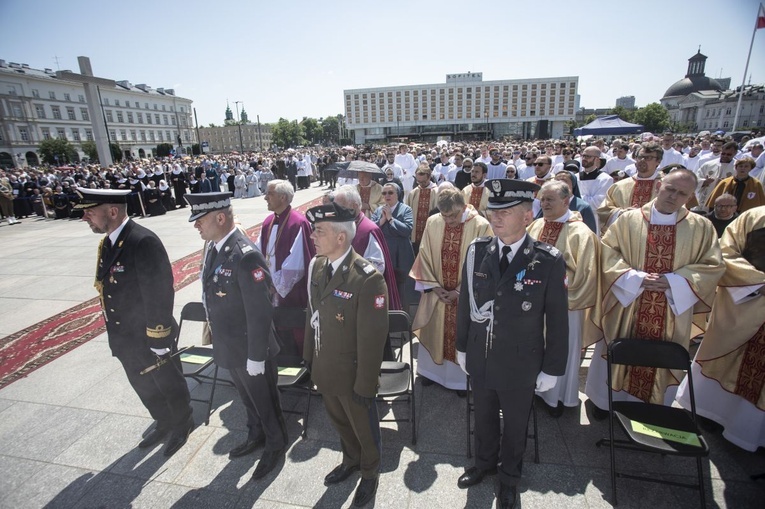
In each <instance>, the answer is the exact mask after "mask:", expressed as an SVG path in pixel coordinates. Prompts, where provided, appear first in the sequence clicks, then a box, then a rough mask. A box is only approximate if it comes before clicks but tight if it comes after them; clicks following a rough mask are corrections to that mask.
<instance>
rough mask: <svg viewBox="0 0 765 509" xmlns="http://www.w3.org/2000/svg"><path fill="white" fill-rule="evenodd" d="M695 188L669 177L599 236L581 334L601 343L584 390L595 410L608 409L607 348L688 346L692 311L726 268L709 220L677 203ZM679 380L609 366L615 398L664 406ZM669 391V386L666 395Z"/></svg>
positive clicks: (688, 179) (687, 180)
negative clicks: (619, 343)
mask: <svg viewBox="0 0 765 509" xmlns="http://www.w3.org/2000/svg"><path fill="white" fill-rule="evenodd" d="M695 188H696V175H695V174H694V173H693V172H691V171H689V170H686V169H680V170H675V171H673V172H671V173H670V174H669V175H667V176H665V177H664V179H663V180H662V181H661V183H660V184H659V191H658V193H657V196H656V199H654V200H652V201H651V202H649V203H648V204H646V205H644V206H643V207H642V208H640V209H635V210H628V211H626V212H624V213H623V214H622V215H621V216H620V217H619V218H618V219H617V220H616V222H615V223H614V224H613V225H611V227H609V229H608V231H607V232H606V234H605V235H604V236H603V241H602V244H603V245H602V247H601V261H600V266H601V272H600V275H601V281H600V286H601V295H600V299H599V300H598V302H596V306H595V309H594V311H593V313H592V322H593V324H594V325H596V326H597V327H596V328H589V329H588V334H593V333H595V334H597V335H596V337H590V338H589V341H587V344H589V343H590V342H592V340H593V339H597V336H599V337H600V338H602V340H600V341H597V343H596V345H595V352H594V354H593V358H592V363H591V364H590V368H589V371H588V373H587V383H586V386H585V393H586V394H587V397H588V398H589V399H590V400H591V402H592V403H593V404H594V405H595V406H596V407H597V409H600V410H605V409H607V408H608V392H607V389H608V387H607V382H606V380H607V377H606V374H607V373H606V362H605V354H606V346H607V344H608V343H610V342H611V341H613V340H615V339H618V338H628V337H634V338H642V339H651V340H657V341H672V342H675V343H678V344H681V345H683V346H684V347H685V348H688V344H689V342H690V335H691V324H692V320H693V314H694V313H705V312H708V311H709V310H710V309H711V305H712V300H713V298H714V294H715V288H716V286H717V281H718V280H719V279H720V276H722V273H723V272H724V270H725V266H724V264H723V261H722V256H721V254H720V246H719V244H718V242H717V239H716V238H715V237H716V236H717V234H716V232H715V229H714V227H713V226H712V223H711V222H709V220H708V219H706V218H704V217H701V216H699V215H697V214H693V213H690V212H689V211H688V209H686V208H685V207H684V206H683V204H684V203H686V202H687V201H688V199H689V198H690V197H691V195H692V194H693V192H694V190H695ZM681 378H682V376H681V374H680V373H671V372H669V371H668V370H664V369H651V368H642V367H632V366H630V367H626V366H616V367H614V371H613V378H612V381H613V389H614V390H615V391H618V392H616V393H614V398H615V399H622V400H624V399H626V400H630V399H631V400H633V401H634V400H635V398H637V400H642V401H646V402H652V403H658V404H662V403H664V404H669V403H671V401H672V400H673V399H674V396H675V392H676V391H675V390H674V389H676V388H677V387H676V386H677V384H679V383H680V379H681ZM670 386H673V387H674V389H673V390H667V389H668V388H669V387H670ZM597 409H593V411H596V412H597ZM596 415H597V413H596Z"/></svg>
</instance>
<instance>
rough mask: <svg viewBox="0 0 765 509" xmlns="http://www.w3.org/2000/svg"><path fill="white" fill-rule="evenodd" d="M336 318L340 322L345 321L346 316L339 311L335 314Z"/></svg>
mask: <svg viewBox="0 0 765 509" xmlns="http://www.w3.org/2000/svg"><path fill="white" fill-rule="evenodd" d="M335 320H337V321H338V322H340V323H343V322H345V317H344V316H343V314H342V313H338V314H336V315H335Z"/></svg>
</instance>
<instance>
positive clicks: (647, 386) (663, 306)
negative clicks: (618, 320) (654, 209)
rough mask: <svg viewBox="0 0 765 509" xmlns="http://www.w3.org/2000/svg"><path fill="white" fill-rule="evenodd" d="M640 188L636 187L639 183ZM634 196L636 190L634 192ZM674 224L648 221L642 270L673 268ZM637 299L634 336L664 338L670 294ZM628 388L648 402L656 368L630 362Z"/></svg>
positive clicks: (651, 293)
mask: <svg viewBox="0 0 765 509" xmlns="http://www.w3.org/2000/svg"><path fill="white" fill-rule="evenodd" d="M636 189H637V187H636ZM633 197H634V194H633ZM676 232H677V228H676V227H675V225H655V224H652V225H649V226H648V243H647V245H646V251H645V262H644V264H643V271H645V272H648V273H651V274H666V273H668V272H672V267H673V264H674V260H675V234H676ZM638 298H639V299H640V300H639V301H638V306H637V317H636V319H635V328H634V330H633V334H632V335H633V337H636V338H640V339H651V340H654V341H662V340H663V339H664V330H665V327H666V318H667V296H666V295H665V294H664V292H654V291H648V290H646V291H644V292H643V293H642V294H641V295H640V297H638ZM628 373H629V380H630V382H629V387H627V392H629V393H630V394H632V395H633V396H635V397H636V398H639V399H641V400H643V401H645V402H648V400H649V399H650V398H651V389H652V388H653V382H654V378H655V376H656V369H655V368H646V367H642V366H630V367H629V369H628Z"/></svg>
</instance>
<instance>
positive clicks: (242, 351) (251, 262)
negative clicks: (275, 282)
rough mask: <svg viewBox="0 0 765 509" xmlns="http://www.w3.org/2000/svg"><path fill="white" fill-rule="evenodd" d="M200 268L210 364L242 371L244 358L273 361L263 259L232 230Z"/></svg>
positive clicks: (273, 343) (267, 276) (275, 344)
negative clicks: (209, 341)
mask: <svg viewBox="0 0 765 509" xmlns="http://www.w3.org/2000/svg"><path fill="white" fill-rule="evenodd" d="M205 265H206V266H205V268H204V273H203V276H202V277H203V280H202V287H203V289H204V296H205V306H206V307H207V317H208V319H209V321H210V330H211V331H212V340H213V355H214V357H215V363H216V364H218V365H219V366H220V367H222V368H244V367H245V366H246V365H247V359H250V360H253V361H265V360H266V359H273V358H274V357H276V355H277V354H278V353H279V344H278V342H277V341H276V336H275V335H274V333H273V327H272V317H273V307H272V306H271V297H270V295H271V293H270V289H271V286H272V283H271V274H270V273H269V272H268V268H267V266H266V261H265V259H264V258H263V255H262V254H260V252H259V251H258V250H257V249H255V246H254V245H253V243H252V241H250V239H248V238H247V237H246V236H245V235H244V234H243V233H242V232H241V231H240V230H239V229H238V228H237V229H236V230H235V231H234V233H232V234H231V236H230V237H229V238H228V239H226V242H225V244H224V245H223V248H222V249H221V251H220V252H218V253H217V255H216V257H215V259H214V260H212V263H210V264H208V263H207V262H206V263H205Z"/></svg>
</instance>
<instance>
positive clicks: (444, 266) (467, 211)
mask: <svg viewBox="0 0 765 509" xmlns="http://www.w3.org/2000/svg"><path fill="white" fill-rule="evenodd" d="M418 171H419V170H418ZM437 206H438V210H439V211H440V214H435V215H433V216H431V217H430V218H428V221H427V225H426V226H425V232H424V233H423V236H422V243H421V244H420V252H419V253H418V255H417V258H416V259H415V261H414V266H413V267H412V271H411V273H410V274H409V275H410V276H411V277H412V278H413V279H414V280H415V289H416V290H418V291H420V292H422V296H421V298H420V305H419V307H418V308H417V314H416V315H415V317H414V323H413V324H412V329H413V330H414V333H415V334H416V335H417V337H418V338H419V340H420V346H421V347H423V348H420V351H419V353H418V355H417V374H418V375H419V376H420V377H422V378H423V383H424V384H425V385H429V384H430V383H432V382H436V383H438V384H440V385H442V386H444V387H446V388H447V389H451V390H456V391H464V390H465V389H466V380H465V373H463V372H462V369H460V367H459V365H457V363H456V362H457V359H456V349H455V342H456V337H457V302H458V300H459V298H460V295H459V288H460V282H461V280H462V265H463V264H464V262H465V254H466V253H467V250H468V246H469V245H470V243H471V242H472V241H473V240H474V239H476V238H478V237H485V236H488V235H491V234H492V232H491V226H489V222H488V221H487V220H486V219H484V218H483V217H481V216H480V215H478V212H476V210H475V209H474V208H473V207H472V206H470V205H466V204H465V198H464V196H463V195H462V192H461V191H460V190H459V189H456V188H455V187H453V186H450V187H445V188H443V189H441V190H440V191H439V193H438V201H437Z"/></svg>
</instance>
